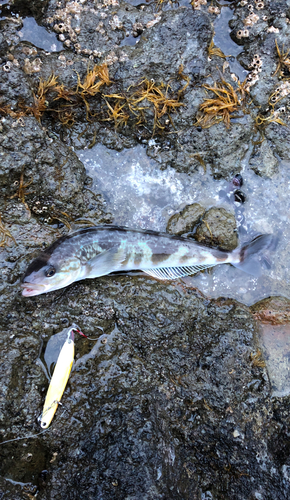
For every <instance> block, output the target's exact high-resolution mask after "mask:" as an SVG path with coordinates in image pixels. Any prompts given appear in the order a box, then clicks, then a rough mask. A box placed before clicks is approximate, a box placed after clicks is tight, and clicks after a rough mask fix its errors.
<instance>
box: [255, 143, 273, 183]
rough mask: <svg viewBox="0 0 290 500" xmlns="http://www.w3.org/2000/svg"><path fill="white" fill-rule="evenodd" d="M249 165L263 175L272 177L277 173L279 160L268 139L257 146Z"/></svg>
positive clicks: (256, 172)
mask: <svg viewBox="0 0 290 500" xmlns="http://www.w3.org/2000/svg"><path fill="white" fill-rule="evenodd" d="M249 165H250V167H251V168H252V169H253V170H254V172H255V174H258V175H260V176H261V177H269V178H272V177H273V176H274V175H275V174H277V172H278V160H277V158H276V157H275V156H274V154H273V151H272V149H271V147H270V144H269V142H268V141H266V140H264V141H263V142H262V144H260V145H259V146H255V148H254V151H253V154H252V157H251V158H250V161H249Z"/></svg>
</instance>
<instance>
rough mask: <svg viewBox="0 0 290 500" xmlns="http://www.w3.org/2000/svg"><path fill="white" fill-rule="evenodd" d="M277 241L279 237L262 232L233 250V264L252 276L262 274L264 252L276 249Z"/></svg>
mask: <svg viewBox="0 0 290 500" xmlns="http://www.w3.org/2000/svg"><path fill="white" fill-rule="evenodd" d="M277 242H278V239H277V237H275V236H274V235H273V234H260V235H259V236H256V238H254V239H253V240H251V241H248V242H247V243H244V244H243V245H241V246H240V247H238V248H236V250H234V251H233V260H232V262H231V264H232V265H233V266H235V267H237V268H238V269H241V270H242V271H244V272H245V273H248V274H251V275H252V276H260V275H261V274H262V267H261V264H262V262H263V260H264V257H263V253H264V252H265V251H266V250H274V249H275V248H276V246H277ZM266 262H267V261H266Z"/></svg>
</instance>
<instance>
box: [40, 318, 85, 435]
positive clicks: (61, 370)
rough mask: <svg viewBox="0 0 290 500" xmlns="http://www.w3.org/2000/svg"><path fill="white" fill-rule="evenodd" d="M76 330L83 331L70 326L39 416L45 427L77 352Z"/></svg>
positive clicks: (55, 406)
mask: <svg viewBox="0 0 290 500" xmlns="http://www.w3.org/2000/svg"><path fill="white" fill-rule="evenodd" d="M74 330H76V331H77V332H79V333H81V332H80V331H79V330H78V329H77V328H75V327H71V328H69V331H68V334H67V338H66V341H65V343H64V344H63V346H62V349H61V351H60V353H59V356H58V358H57V362H56V365H55V369H54V372H53V375H52V377H51V381H50V384H49V388H48V391H47V394H46V398H45V403H44V406H43V411H42V414H41V415H40V417H39V418H38V422H39V424H40V426H41V427H42V428H43V429H47V427H48V426H49V425H50V423H51V421H52V419H53V417H54V414H55V412H56V410H57V407H58V405H59V404H60V400H61V398H62V395H63V393H64V390H65V388H66V384H67V381H68V378H69V375H70V372H71V369H72V365H73V362H74V353H75V349H74Z"/></svg>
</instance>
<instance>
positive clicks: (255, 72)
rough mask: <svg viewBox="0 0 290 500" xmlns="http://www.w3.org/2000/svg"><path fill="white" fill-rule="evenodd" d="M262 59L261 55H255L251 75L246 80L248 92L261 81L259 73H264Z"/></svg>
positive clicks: (250, 66)
mask: <svg viewBox="0 0 290 500" xmlns="http://www.w3.org/2000/svg"><path fill="white" fill-rule="evenodd" d="M262 65H263V62H262V59H261V57H260V56H259V54H255V55H254V57H253V60H252V62H251V64H250V65H249V68H250V69H251V71H250V73H249V74H248V75H247V77H246V79H245V87H244V88H245V90H246V91H248V90H249V88H250V87H252V86H253V85H255V83H256V82H257V81H258V80H259V73H260V72H261V71H262Z"/></svg>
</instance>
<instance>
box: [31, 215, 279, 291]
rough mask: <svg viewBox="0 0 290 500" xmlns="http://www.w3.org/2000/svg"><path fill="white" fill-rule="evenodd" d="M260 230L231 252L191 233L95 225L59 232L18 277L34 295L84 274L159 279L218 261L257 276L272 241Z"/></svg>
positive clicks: (196, 269)
mask: <svg viewBox="0 0 290 500" xmlns="http://www.w3.org/2000/svg"><path fill="white" fill-rule="evenodd" d="M273 241H274V236H273V235H272V234H261V235H259V236H256V237H255V238H254V239H253V240H251V241H250V242H248V243H245V244H242V245H240V246H239V247H237V248H236V249H235V250H233V251H231V252H227V251H223V250H220V249H218V248H212V247H208V246H204V245H202V244H201V243H198V242H196V241H195V240H193V239H191V238H186V237H182V236H174V235H171V234H167V233H159V232H156V231H150V230H136V229H129V228H126V227H119V226H113V225H112V226H109V225H103V226H94V227H88V228H83V229H79V230H78V231H75V232H74V233H71V234H68V235H66V236H62V237H61V238H59V239H58V240H56V241H55V242H54V243H53V244H52V245H50V246H49V247H48V248H47V249H46V250H44V251H43V252H42V253H41V254H40V255H39V256H38V257H36V258H35V259H34V260H33V261H32V262H31V263H30V264H29V266H28V268H27V270H26V272H25V274H24V276H23V278H22V282H21V286H22V295H23V296H25V297H32V296H34V295H40V294H43V293H47V292H51V291H53V290H58V289H60V288H63V287H65V286H67V285H70V284H71V283H74V282H76V281H79V280H83V279H87V278H90V279H91V278H97V277H100V276H105V275H107V274H110V273H113V272H119V271H132V270H142V271H144V272H145V273H147V274H148V275H150V276H151V277H154V278H157V279H160V280H171V279H177V278H181V277H184V276H188V275H190V274H194V273H196V272H198V271H202V270H204V269H207V268H210V267H213V266H216V265H218V264H232V265H233V266H235V267H237V268H239V269H242V270H243V271H245V272H247V273H249V274H252V275H254V276H259V275H260V274H261V272H262V271H261V260H262V259H261V254H262V253H263V252H264V251H265V250H267V249H269V248H271V246H273Z"/></svg>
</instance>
